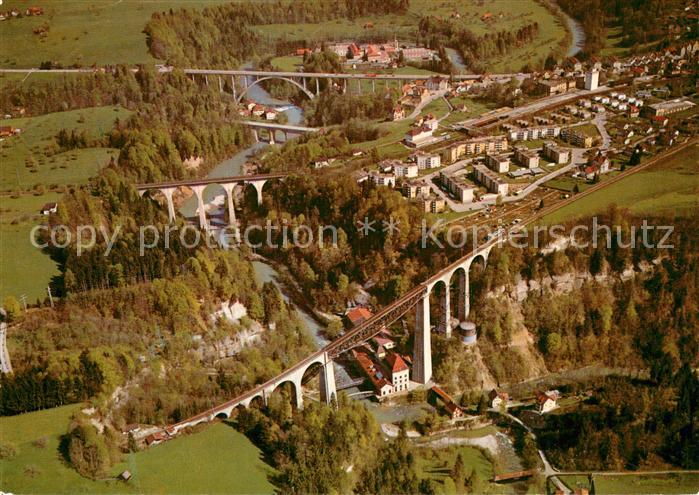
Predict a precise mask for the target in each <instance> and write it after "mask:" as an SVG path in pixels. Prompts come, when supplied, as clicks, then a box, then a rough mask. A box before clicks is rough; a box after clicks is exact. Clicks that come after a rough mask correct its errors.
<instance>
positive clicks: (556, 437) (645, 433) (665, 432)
mask: <svg viewBox="0 0 699 495" xmlns="http://www.w3.org/2000/svg"><path fill="white" fill-rule="evenodd" d="M576 390H577V391H588V392H589V397H588V398H586V399H585V400H584V402H583V403H582V404H581V405H580V407H578V408H577V409H576V410H575V411H573V412H569V413H566V414H555V415H550V416H548V417H547V420H546V425H545V427H544V430H543V431H542V432H541V433H539V434H538V438H539V445H540V447H542V448H544V449H546V452H547V453H548V454H549V458H550V459H551V460H552V462H554V463H555V465H557V466H560V467H561V468H563V469H579V470H586V469H590V470H594V469H600V470H628V469H630V470H636V469H651V468H656V469H657V468H662V467H664V466H667V465H674V466H678V467H682V468H685V469H697V467H699V428H698V426H699V425H698V423H697V421H698V420H699V417H698V415H699V379H698V378H697V375H696V372H695V371H693V370H692V368H691V365H690V364H689V363H685V364H683V365H682V366H681V367H680V368H679V369H677V370H676V372H674V373H671V374H669V375H668V376H667V377H665V378H664V379H663V380H662V381H661V382H655V381H651V382H643V381H640V380H630V379H628V378H622V377H608V378H605V379H601V380H598V381H596V382H592V383H581V384H576V385H575V390H574V391H576Z"/></svg>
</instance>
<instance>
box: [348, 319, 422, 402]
mask: <svg viewBox="0 0 699 495" xmlns="http://www.w3.org/2000/svg"><path fill="white" fill-rule="evenodd" d="M352 357H354V360H355V361H356V363H357V365H359V367H360V368H361V370H362V372H363V373H364V374H365V375H366V377H367V378H368V379H369V382H370V383H371V385H372V388H373V389H374V392H375V396H376V398H377V399H379V400H383V399H386V398H387V397H390V396H393V395H395V394H399V393H403V392H407V391H408V390H409V388H410V367H409V366H408V363H409V362H411V359H410V357H409V356H401V355H400V354H399V353H398V352H396V351H395V342H394V341H393V340H392V339H391V335H390V334H388V333H387V332H385V331H384V332H381V333H380V334H379V335H377V336H376V337H374V338H373V339H371V344H364V345H363V346H360V347H357V348H355V349H352Z"/></svg>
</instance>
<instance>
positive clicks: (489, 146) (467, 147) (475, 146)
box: [442, 135, 509, 163]
mask: <svg viewBox="0 0 699 495" xmlns="http://www.w3.org/2000/svg"><path fill="white" fill-rule="evenodd" d="M508 146H509V145H508V142H507V137H506V136H504V135H500V136H482V137H474V138H470V139H466V140H464V141H459V142H458V143H455V144H453V145H451V146H449V147H447V148H446V149H445V150H443V151H442V161H443V162H448V163H452V162H455V161H456V160H458V159H459V158H462V157H464V156H466V155H480V154H482V153H502V152H503V151H507V149H508Z"/></svg>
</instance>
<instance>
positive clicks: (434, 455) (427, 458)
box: [416, 446, 507, 493]
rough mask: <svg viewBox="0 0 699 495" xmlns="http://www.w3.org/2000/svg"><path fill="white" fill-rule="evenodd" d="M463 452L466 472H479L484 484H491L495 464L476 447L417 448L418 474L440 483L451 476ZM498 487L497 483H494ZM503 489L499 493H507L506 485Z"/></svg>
mask: <svg viewBox="0 0 699 495" xmlns="http://www.w3.org/2000/svg"><path fill="white" fill-rule="evenodd" d="M458 454H461V457H462V458H463V460H464V465H465V466H466V473H467V474H468V473H470V472H471V471H473V472H476V473H478V476H479V477H480V479H481V481H482V482H483V484H484V485H490V483H489V482H488V480H490V479H492V477H493V465H492V463H491V462H490V461H489V460H488V459H487V458H486V457H485V456H484V455H483V453H482V452H481V451H480V450H478V449H477V448H475V447H471V446H458V447H448V448H444V449H427V448H420V449H417V455H416V459H417V470H418V476H419V477H421V478H431V479H433V480H434V481H437V482H438V483H440V484H443V483H444V480H445V479H446V478H448V477H449V476H450V473H451V470H452V468H453V467H454V463H455V462H456V457H457V455H458ZM492 486H493V487H496V486H497V485H492ZM497 488H502V490H497V491H498V493H505V492H506V491H507V490H506V487H497Z"/></svg>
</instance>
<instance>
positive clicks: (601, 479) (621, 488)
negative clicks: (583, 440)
mask: <svg viewBox="0 0 699 495" xmlns="http://www.w3.org/2000/svg"><path fill="white" fill-rule="evenodd" d="M560 479H561V481H563V483H565V484H566V485H567V486H568V487H569V488H571V489H573V490H574V489H576V488H586V489H588V490H589V489H590V483H589V480H588V478H587V476H561V477H560ZM594 483H595V493H598V494H600V495H624V494H628V493H634V494H639V495H640V494H649V495H650V494H658V493H662V494H685V493H697V491H699V474H696V473H695V474H691V473H678V474H654V475H650V474H649V475H645V474H643V473H638V474H632V475H624V476H618V475H617V476H612V475H609V476H607V475H604V476H601V475H596V476H595V477H594Z"/></svg>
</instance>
